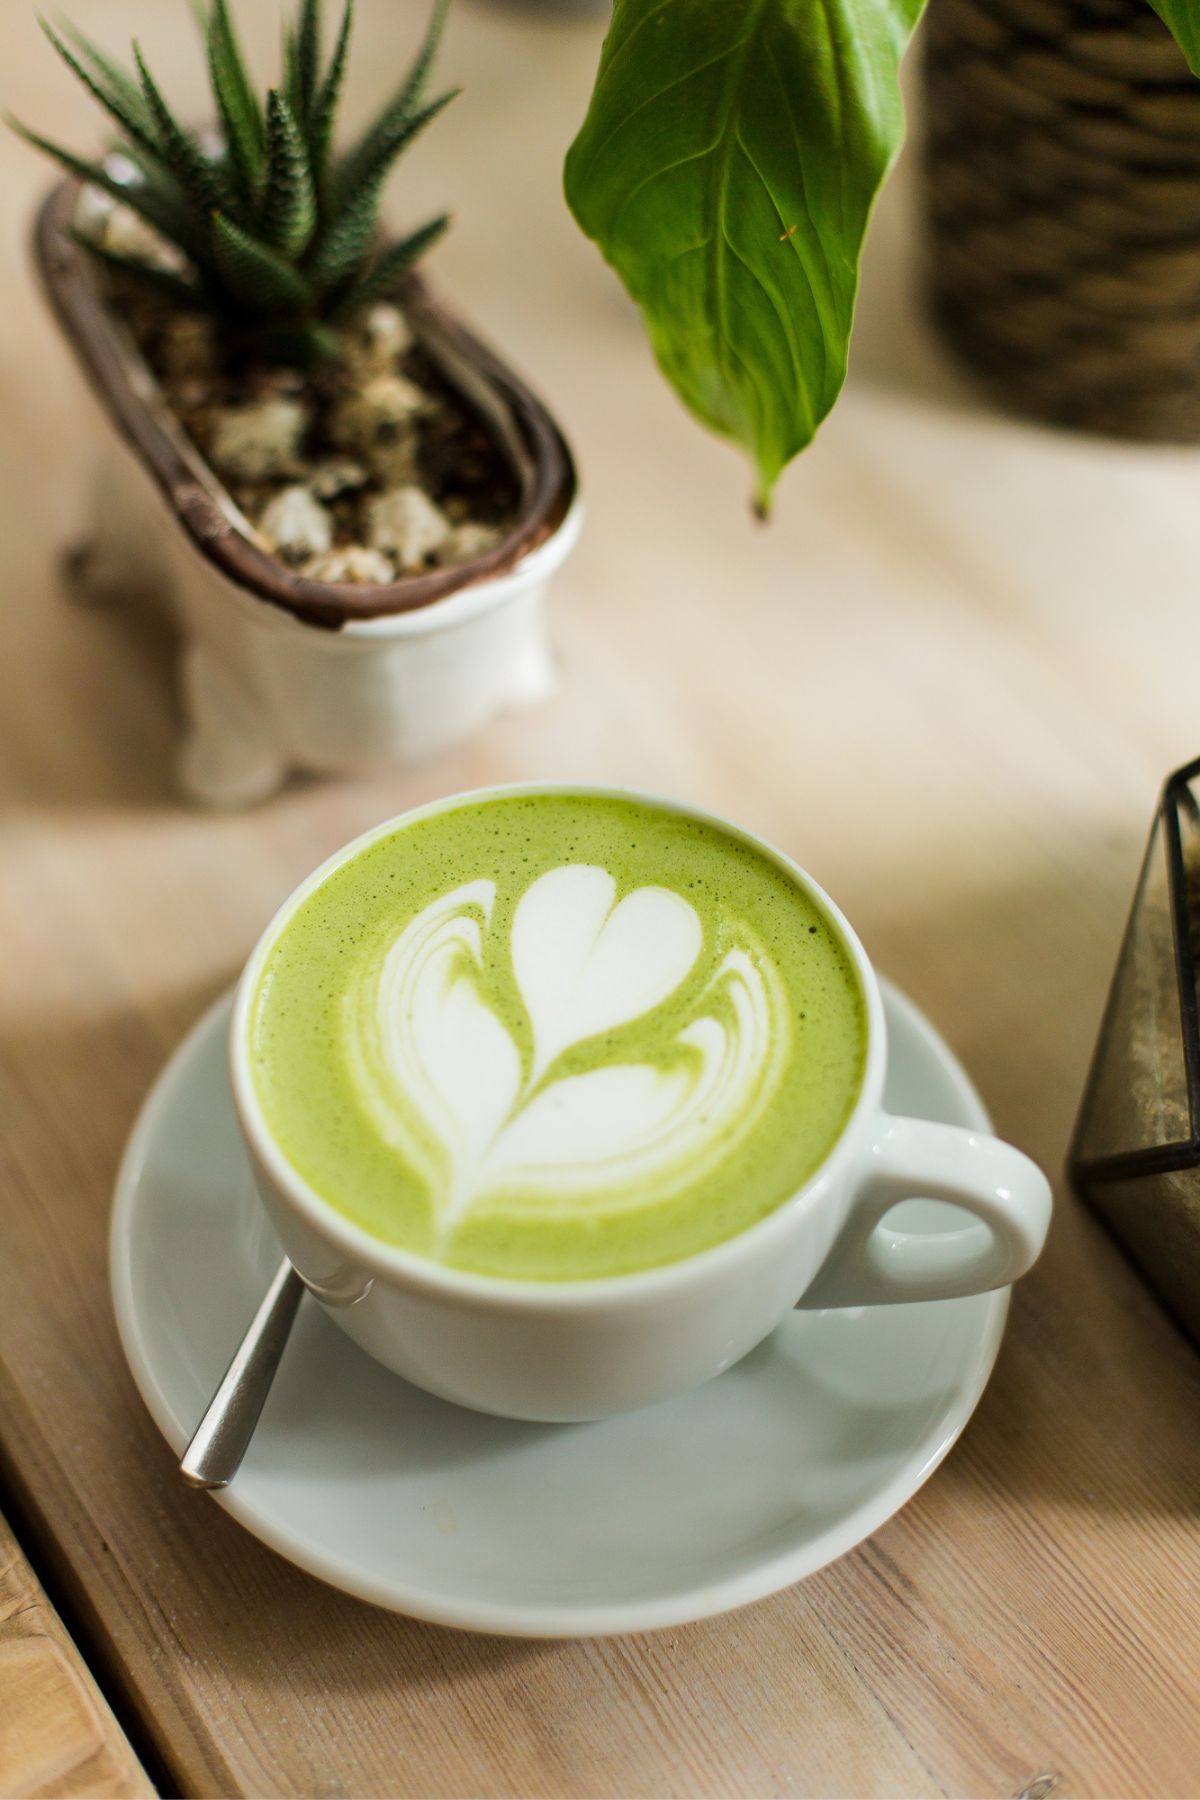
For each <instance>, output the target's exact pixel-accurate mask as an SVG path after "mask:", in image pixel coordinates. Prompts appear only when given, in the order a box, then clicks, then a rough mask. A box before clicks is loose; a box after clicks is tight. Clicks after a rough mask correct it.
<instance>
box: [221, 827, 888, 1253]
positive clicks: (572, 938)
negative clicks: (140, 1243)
mask: <svg viewBox="0 0 1200 1800" xmlns="http://www.w3.org/2000/svg"><path fill="white" fill-rule="evenodd" d="M249 1031H250V1053H251V1068H252V1074H253V1080H254V1084H255V1088H256V1091H257V1094H258V1098H259V1101H260V1104H261V1106H262V1110H263V1113H264V1116H265V1119H266V1122H267V1125H268V1127H269V1129H270V1131H271V1133H272V1135H273V1137H274V1138H275V1140H276V1142H277V1144H278V1146H279V1148H280V1149H281V1150H282V1152H283V1154H284V1155H285V1157H286V1158H287V1159H288V1160H289V1161H290V1162H291V1163H292V1165H293V1166H294V1167H295V1169H296V1170H297V1172H298V1173H299V1174H300V1175H302V1176H303V1178H304V1179H305V1180H306V1181H307V1182H308V1184H309V1185H310V1186H311V1187H312V1188H314V1189H315V1190H316V1192H317V1193H318V1194H320V1195H321V1196H322V1198H323V1199H324V1200H325V1201H326V1202H327V1203H328V1204H329V1205H330V1206H332V1207H334V1208H335V1209H336V1210H337V1211H338V1212H340V1213H342V1214H344V1215H345V1217H347V1218H348V1219H351V1220H353V1221H354V1222H355V1223H356V1224H358V1225H360V1226H362V1227H363V1228H364V1229H365V1230H367V1231H369V1232H370V1233H372V1234H373V1235H374V1236H376V1237H378V1238H379V1239H381V1240H383V1241H384V1242H386V1243H388V1244H393V1245H397V1246H400V1247H401V1248H403V1249H406V1250H409V1251H412V1252H414V1253H415V1254H417V1255H419V1256H423V1257H427V1258H431V1259H433V1260H435V1261H438V1262H441V1263H444V1264H447V1265H449V1266H450V1267H454V1268H460V1269H468V1270H472V1271H474V1272H477V1273H481V1274H488V1275H496V1276H507V1277H513V1278H523V1279H535V1280H537V1279H544V1280H578V1279H584V1278H588V1277H595V1276H607V1275H617V1274H624V1273H628V1272H630V1271H632V1270H637V1269H645V1268H652V1267H655V1266H657V1265H660V1264H663V1263H669V1262H674V1261H677V1260H678V1259H680V1258H681V1257H685V1256H690V1255H692V1254H694V1253H695V1252H696V1251H699V1250H703V1249H706V1248H708V1247H709V1246H710V1245H712V1244H716V1243H719V1242H721V1241H722V1240H723V1239H725V1238H728V1237H731V1236H733V1235H734V1234H735V1233H737V1232H739V1231H743V1230H745V1229H746V1227H747V1226H749V1225H752V1224H754V1223H755V1222H756V1221H757V1220H758V1219H761V1218H762V1217H764V1216H765V1215H766V1214H767V1213H769V1212H771V1211H772V1210H773V1209H774V1208H775V1207H776V1206H777V1205H779V1204H780V1202H781V1201H783V1200H784V1199H786V1198H787V1197H788V1196H789V1195H790V1194H792V1193H794V1192H795V1191H796V1189H797V1188H799V1187H800V1186H801V1185H802V1184H803V1183H804V1182H805V1181H806V1180H807V1179H808V1177H809V1176H810V1175H811V1174H812V1173H813V1171H814V1170H815V1169H816V1168H817V1167H818V1166H819V1164H820V1163H821V1162H822V1161H823V1160H824V1158H825V1156H826V1155H827V1153H828V1152H829V1150H830V1149H831V1148H832V1146H833V1144H834V1142H835V1141H836V1139H837V1137H838V1135H839V1133H840V1131H841V1129H842V1127H843V1125H844V1124H845V1122H846V1120H847V1118H848V1117H849V1114H850V1112H851V1110H852V1108H853V1105H854V1102H855V1100H856V1098H857V1095H858V1091H859V1087H860V1085H861V1080H862V1073H863V1065H864V1057H865V1042H866V1024H865V1009H864V1004H863V997H862V993H861V990H860V987H859V983H858V977H857V974H856V972H855V970H854V967H853V964H852V962H851V959H850V956H849V953H848V951H847V950H846V948H845V946H844V945H843V943H842V941H841V938H840V936H839V935H838V933H837V931H836V930H835V928H834V927H833V926H832V925H831V923H830V922H829V921H828V920H827V918H826V917H825V915H824V913H823V912H822V911H821V910H820V909H819V907H818V906H817V905H816V903H815V902H814V901H813V900H811V899H810V898H809V896H808V895H807V893H806V892H805V891H804V890H803V889H802V888H800V887H798V886H797V885H796V884H795V883H794V882H793V881H792V880H791V879H790V878H789V877H788V875H787V874H786V872H785V871H784V870H783V869H781V868H780V867H779V866H778V865H777V864H776V863H775V862H774V861H772V860H771V858H769V857H768V856H766V855H764V854H762V853H760V852H759V851H757V850H755V849H754V848H753V847H752V846H751V845H748V844H745V843H743V842H741V841H740V840H739V839H737V838H736V837H733V836H730V835H728V834H726V833H725V832H724V831H722V830H721V829H720V828H719V827H717V826H715V825H710V824H708V823H706V822H704V821H700V820H696V819H692V818H688V817H686V816H681V815H678V814H675V813H673V812H671V811H670V810H668V809H666V808H662V807H657V806H655V805H653V804H651V803H648V802H643V801H640V800H634V799H624V798H619V797H608V796H593V795H572V794H569V793H541V794H533V795H528V794H498V795H496V796H494V797H491V798H488V799H484V800H480V801H472V802H468V803H465V804H463V805H459V806H454V807H452V808H450V809H448V810H445V811H441V812H438V813H435V814H432V815H430V816H427V817H424V818H419V819H416V820H415V821H413V822H412V823H410V824H408V825H405V826H402V827H400V828H399V829H398V830H397V831H395V832H394V833H392V834H391V835H389V836H386V837H383V838H379V839H377V840H375V841H374V842H373V843H371V844H369V845H367V847H366V848H365V849H363V850H362V851H360V852H359V854H358V855H357V856H355V857H353V858H352V859H351V860H350V861H349V862H346V863H343V864H342V865H341V866H340V867H339V868H337V869H335V870H334V872H333V873H332V874H331V875H329V876H328V877H327V878H326V879H325V880H324V881H323V882H322V883H321V884H320V885H319V886H318V887H317V888H316V889H314V890H313V892H311V893H310V894H309V895H307V896H306V897H305V899H304V900H303V901H302V902H301V903H300V904H299V906H298V907H297V908H296V910H295V911H294V912H293V913H292V914H291V915H290V917H289V918H288V919H287V920H286V922H285V923H284V925H283V927H282V929H281V931H280V933H279V935H278V937H277V939H276V941H275V943H274V944H273V945H272V946H271V948H270V950H269V952H268V955H267V958H266V962H265V965H264V968H263V973H262V976H261V979H260V982H259V985H258V989H257V992H256V994H255V995H254V998H253V1003H252V1006H251V1013H250V1024H249Z"/></svg>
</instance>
